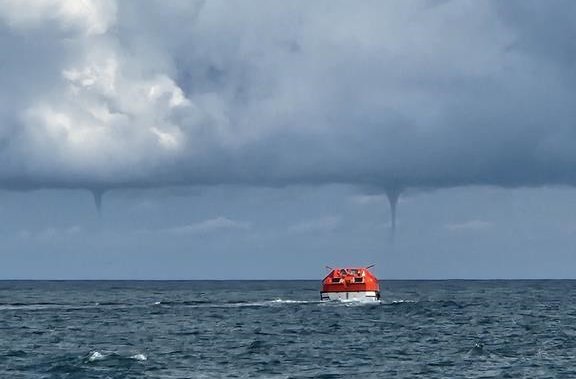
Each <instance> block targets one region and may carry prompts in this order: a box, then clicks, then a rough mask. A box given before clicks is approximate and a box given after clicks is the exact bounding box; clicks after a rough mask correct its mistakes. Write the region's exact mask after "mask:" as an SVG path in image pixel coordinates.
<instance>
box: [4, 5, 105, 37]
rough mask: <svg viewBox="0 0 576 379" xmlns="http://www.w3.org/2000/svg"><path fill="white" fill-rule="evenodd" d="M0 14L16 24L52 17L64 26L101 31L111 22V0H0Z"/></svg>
mask: <svg viewBox="0 0 576 379" xmlns="http://www.w3.org/2000/svg"><path fill="white" fill-rule="evenodd" d="M0 17H2V18H4V19H5V20H6V21H7V22H8V24H9V25H11V26H13V27H17V28H32V27H37V26H41V25H43V24H44V23H46V22H50V21H55V22H57V23H58V25H59V27H60V28H61V29H63V30H67V29H71V28H72V29H78V30H81V31H82V32H83V33H86V34H103V33H105V32H106V31H107V30H108V28H109V27H110V26H111V25H113V24H114V22H115V18H116V2H115V1H113V0H0Z"/></svg>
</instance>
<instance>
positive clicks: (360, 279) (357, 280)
mask: <svg viewBox="0 0 576 379" xmlns="http://www.w3.org/2000/svg"><path fill="white" fill-rule="evenodd" d="M363 281H364V280H363V279H362V278H354V283H362V282H363Z"/></svg>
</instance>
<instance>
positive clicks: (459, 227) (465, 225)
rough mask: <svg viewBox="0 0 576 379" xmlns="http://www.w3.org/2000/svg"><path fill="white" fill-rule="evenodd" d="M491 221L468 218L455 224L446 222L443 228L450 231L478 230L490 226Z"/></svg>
mask: <svg viewBox="0 0 576 379" xmlns="http://www.w3.org/2000/svg"><path fill="white" fill-rule="evenodd" d="M492 225H493V224H492V223H491V222H488V221H482V220H470V221H466V222H462V223H457V224H448V225H445V226H444V228H445V229H448V230H450V231H454V232H458V231H478V230H485V229H488V228H490V227H492Z"/></svg>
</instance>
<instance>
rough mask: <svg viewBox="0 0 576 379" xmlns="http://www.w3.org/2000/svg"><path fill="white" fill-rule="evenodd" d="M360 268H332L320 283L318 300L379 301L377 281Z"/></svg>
mask: <svg viewBox="0 0 576 379" xmlns="http://www.w3.org/2000/svg"><path fill="white" fill-rule="evenodd" d="M371 267H373V266H368V267H362V268H334V269H331V271H330V273H329V274H328V275H327V276H326V277H325V278H324V280H323V281H322V291H320V300H364V301H377V300H380V285H379V284H378V279H376V277H375V276H374V275H373V274H372V273H371V272H370V271H368V269H369V268H371Z"/></svg>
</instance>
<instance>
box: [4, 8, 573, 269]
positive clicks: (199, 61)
mask: <svg viewBox="0 0 576 379" xmlns="http://www.w3.org/2000/svg"><path fill="white" fill-rule="evenodd" d="M575 17H576V3H574V2H573V1H571V0H552V1H546V2H544V1H531V0H517V1H516V0H507V1H476V0H457V1H446V0H422V1H400V0H396V1H393V0H390V1H364V2H360V3H359V2H356V1H338V0H336V1H334V0H330V1H328V0H326V1H314V2H310V1H290V2H271V1H268V0H261V1H256V0H252V1H243V2H231V1H218V0H210V1H191V0H173V1H165V0H123V1H116V0H82V1H80V0H78V1H70V0H0V49H1V50H2V52H3V53H2V54H1V55H0V84H1V85H0V219H1V220H2V222H1V224H0V254H1V257H0V258H1V264H0V279H1V278H5V279H9V278H62V279H73V278H78V279H81V278H91V279H100V278H101V279H112V278H123V279H131V278H134V279H204V278H215V279H227V278H231V279H235V278H243V279H249V278H255V279H260V278H270V279H275V278H279V279H289V278H319V277H321V276H322V275H323V274H324V269H323V267H324V266H325V265H331V266H334V265H365V264H372V263H376V264H377V268H376V272H377V274H378V275H379V276H381V277H382V278H394V279H400V278H576V269H573V267H576V251H575V249H574V245H575V242H576V201H574V197H575V196H576V191H575V190H574V185H576V124H575V120H576V104H575V100H576V44H575V43H574V41H575V40H576V23H574V22H573V20H574V18H575ZM397 195H399V200H398V204H397V223H396V224H397V227H396V233H395V237H392V235H391V232H392V219H393V218H392V214H391V213H392V212H391V209H390V204H389V203H390V201H391V202H392V203H395V201H396V198H397ZM100 200H102V209H101V212H100V213H99V212H98V211H97V208H98V207H99V205H100Z"/></svg>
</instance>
